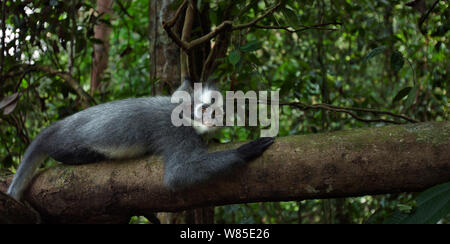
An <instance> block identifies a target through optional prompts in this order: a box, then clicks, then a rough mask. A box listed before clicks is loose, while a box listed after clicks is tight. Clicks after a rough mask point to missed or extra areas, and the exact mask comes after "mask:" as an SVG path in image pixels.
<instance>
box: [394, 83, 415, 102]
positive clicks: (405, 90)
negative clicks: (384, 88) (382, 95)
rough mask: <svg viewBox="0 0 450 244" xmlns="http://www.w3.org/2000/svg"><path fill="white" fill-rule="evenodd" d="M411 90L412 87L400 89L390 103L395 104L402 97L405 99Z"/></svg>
mask: <svg viewBox="0 0 450 244" xmlns="http://www.w3.org/2000/svg"><path fill="white" fill-rule="evenodd" d="M411 89H412V87H410V86H408V87H405V88H403V89H401V90H400V91H399V92H398V93H397V95H395V97H394V99H393V100H392V103H396V102H398V101H400V100H402V99H403V98H404V97H406V96H407V95H408V94H409V92H410V91H411Z"/></svg>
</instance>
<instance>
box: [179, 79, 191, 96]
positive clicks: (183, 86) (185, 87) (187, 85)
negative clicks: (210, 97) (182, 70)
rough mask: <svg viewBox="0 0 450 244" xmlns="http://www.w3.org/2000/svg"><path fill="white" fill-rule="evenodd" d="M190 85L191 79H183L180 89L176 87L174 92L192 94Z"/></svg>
mask: <svg viewBox="0 0 450 244" xmlns="http://www.w3.org/2000/svg"><path fill="white" fill-rule="evenodd" d="M192 84H193V82H192V81H191V79H189V77H185V78H184V81H183V83H182V84H181V86H180V87H178V89H177V90H176V91H186V92H188V93H192V92H193V87H192Z"/></svg>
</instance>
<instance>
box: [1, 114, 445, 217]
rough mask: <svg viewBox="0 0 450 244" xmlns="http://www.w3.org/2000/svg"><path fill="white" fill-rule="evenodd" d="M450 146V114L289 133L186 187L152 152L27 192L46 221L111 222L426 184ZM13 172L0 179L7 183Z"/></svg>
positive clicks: (55, 172) (48, 175)
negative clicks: (171, 181) (241, 163)
mask: <svg viewBox="0 0 450 244" xmlns="http://www.w3.org/2000/svg"><path fill="white" fill-rule="evenodd" d="M236 146H237V145H236V144H227V145H220V146H216V147H214V149H215V150H219V149H220V150H222V149H225V148H234V147H236ZM449 149H450V122H434V123H418V124H411V125H400V126H399V125H395V126H386V127H379V128H365V129H355V130H351V131H340V132H334V133H323V134H311V135H300V136H290V137H284V138H277V140H276V142H275V143H274V145H272V146H271V147H270V148H269V150H268V151H266V152H265V153H264V155H263V156H262V157H260V158H259V159H257V160H255V161H254V162H251V163H249V165H248V166H246V167H244V168H242V169H240V170H238V171H237V172H235V173H233V174H230V175H226V176H223V177H221V178H218V179H216V180H215V181H213V182H210V183H205V184H203V185H200V186H197V187H193V188H190V189H186V190H184V191H181V192H170V191H169V190H168V189H166V188H165V187H164V186H163V171H164V169H163V164H162V161H161V159H160V158H159V157H156V156H150V157H147V158H142V159H138V160H129V161H123V162H114V163H113V162H104V163H98V164H91V165H82V166H65V165H59V166H55V167H51V168H49V169H46V170H44V171H42V172H40V173H38V174H37V176H36V177H35V179H34V181H33V183H32V185H31V187H30V189H29V191H28V192H27V193H26V195H25V196H26V200H27V201H28V202H29V203H31V205H32V206H33V207H34V208H35V209H36V210H37V211H38V212H39V213H40V214H41V217H42V218H43V220H44V221H46V222H56V223H80V222H82V223H86V222H87V223H91V222H97V223H98V222H110V223H111V222H120V221H125V220H126V219H127V218H128V217H129V216H132V215H144V216H145V215H146V213H150V212H166V211H169V212H171V211H180V210H185V209H193V208H198V207H205V206H216V205H224V204H236V203H247V202H261V201H290V200H303V199H317V198H335V197H350V196H362V195H373V194H385V193H398V192H411V191H421V190H424V189H426V188H428V187H431V186H433V185H436V184H440V183H443V182H447V181H449V180H450V150H449ZM9 180H10V178H9ZM9 180H5V179H3V180H0V190H1V191H5V190H6V187H7V185H8V183H7V182H9Z"/></svg>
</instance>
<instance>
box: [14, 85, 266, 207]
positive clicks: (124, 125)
mask: <svg viewBox="0 0 450 244" xmlns="http://www.w3.org/2000/svg"><path fill="white" fill-rule="evenodd" d="M183 86H185V85H183ZM183 89H188V87H183ZM175 106H177V104H172V103H171V102H170V97H147V98H132V99H125V100H119V101H114V102H109V103H105V104H101V105H97V106H94V107H91V108H88V109H86V110H83V111H80V112H78V113H76V114H73V115H71V116H69V117H67V118H65V119H63V120H61V121H58V122H56V123H54V124H52V125H50V126H49V127H47V128H45V129H44V130H43V131H42V132H41V133H40V134H39V135H38V136H37V137H36V138H35V139H34V140H33V142H32V143H31V144H30V146H29V147H28V149H27V150H26V152H25V155H24V157H23V160H22V162H21V164H20V166H19V168H18V170H17V173H16V175H15V176H14V179H13V182H12V184H11V185H10V187H9V189H8V194H10V195H11V196H12V197H14V198H16V199H18V200H20V199H21V198H22V195H23V192H24V190H25V189H26V188H27V186H28V185H29V183H30V181H31V180H32V177H33V175H34V172H35V171H36V169H37V168H38V167H39V165H40V164H41V163H42V161H43V160H45V159H46V157H47V156H50V157H52V158H54V159H55V160H57V161H60V162H61V163H64V164H72V165H77V164H86V163H95V162H98V161H102V160H105V159H113V160H114V159H126V158H136V157H141V156H144V155H148V154H158V155H162V156H163V157H164V159H165V173H164V183H165V184H166V186H168V187H169V188H171V189H175V190H176V189H179V188H183V187H188V186H191V185H195V184H198V183H201V182H204V181H206V180H209V179H211V178H214V177H215V176H217V175H218V174H222V173H224V172H227V171H230V170H231V169H233V168H235V167H236V166H239V165H242V164H243V163H244V162H246V161H248V158H249V155H256V156H258V155H260V154H261V153H262V152H263V151H264V150H265V149H266V148H267V147H268V146H269V145H270V144H271V143H272V142H273V139H269V140H268V139H266V140H259V142H258V141H254V142H253V143H256V142H258V143H256V144H255V145H253V146H251V147H250V148H248V150H240V151H239V150H236V149H232V150H228V151H222V152H214V153H208V151H207V147H206V145H205V143H204V142H203V139H202V137H201V136H200V135H198V134H197V133H196V132H195V130H194V129H193V128H192V127H184V126H181V127H175V126H173V125H172V123H171V117H170V116H171V113H172V110H173V108H175ZM250 157H251V156H250Z"/></svg>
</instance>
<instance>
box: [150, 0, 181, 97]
mask: <svg viewBox="0 0 450 244" xmlns="http://www.w3.org/2000/svg"><path fill="white" fill-rule="evenodd" d="M149 1H150V2H149V36H148V38H149V42H150V45H149V46H150V47H149V54H150V67H149V72H150V82H151V84H152V94H153V95H157V94H158V95H159V94H161V93H162V92H163V91H164V90H169V91H173V90H175V89H176V87H177V86H178V85H180V82H181V79H180V50H179V48H178V46H177V45H175V44H174V43H173V42H172V40H171V39H170V38H169V37H168V35H167V33H166V32H165V31H164V29H163V28H162V22H163V21H164V20H167V19H169V18H170V17H171V16H172V15H173V13H174V10H172V9H171V8H170V6H171V5H172V4H173V3H174V2H175V0H162V1H154V0H149ZM180 25H182V23H178V24H177V26H178V27H177V28H181V27H180Z"/></svg>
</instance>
